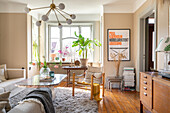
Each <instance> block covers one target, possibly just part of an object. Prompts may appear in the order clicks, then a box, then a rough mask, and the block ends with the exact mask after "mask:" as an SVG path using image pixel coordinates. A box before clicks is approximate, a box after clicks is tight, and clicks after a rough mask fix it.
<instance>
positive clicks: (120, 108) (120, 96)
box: [58, 82, 150, 113]
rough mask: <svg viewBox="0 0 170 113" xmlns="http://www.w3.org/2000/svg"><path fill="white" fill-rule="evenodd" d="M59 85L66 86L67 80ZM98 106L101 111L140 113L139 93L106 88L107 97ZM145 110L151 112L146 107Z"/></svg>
mask: <svg viewBox="0 0 170 113" xmlns="http://www.w3.org/2000/svg"><path fill="white" fill-rule="evenodd" d="M58 87H66V82H61V84H60V85H59V86H58ZM69 87H71V85H70V86H69ZM98 107H99V110H98V111H99V113H139V110H140V101H139V93H138V92H136V91H123V92H121V91H120V90H118V89H112V91H106V90H105V97H104V98H103V99H102V100H101V101H100V102H99V103H98ZM144 112H145V113H150V112H149V111H147V110H146V109H144Z"/></svg>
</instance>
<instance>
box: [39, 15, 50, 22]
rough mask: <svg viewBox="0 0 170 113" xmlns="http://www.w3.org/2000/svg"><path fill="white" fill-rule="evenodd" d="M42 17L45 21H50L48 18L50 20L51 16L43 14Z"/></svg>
mask: <svg viewBox="0 0 170 113" xmlns="http://www.w3.org/2000/svg"><path fill="white" fill-rule="evenodd" d="M41 19H42V20H43V21H48V20H49V18H48V16H47V15H43V16H42V18H41Z"/></svg>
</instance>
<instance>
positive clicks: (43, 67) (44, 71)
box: [40, 56, 50, 77]
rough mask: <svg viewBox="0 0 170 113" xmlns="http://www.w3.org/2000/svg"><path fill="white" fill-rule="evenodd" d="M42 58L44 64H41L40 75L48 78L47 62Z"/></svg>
mask: <svg viewBox="0 0 170 113" xmlns="http://www.w3.org/2000/svg"><path fill="white" fill-rule="evenodd" d="M43 58H44V63H41V69H40V75H41V76H44V77H47V76H49V72H50V68H49V67H48V66H47V62H46V59H45V57H44V56H43Z"/></svg>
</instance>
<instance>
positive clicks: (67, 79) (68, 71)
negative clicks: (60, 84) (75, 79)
mask: <svg viewBox="0 0 170 113" xmlns="http://www.w3.org/2000/svg"><path fill="white" fill-rule="evenodd" d="M68 84H69V71H68V70H67V87H68Z"/></svg>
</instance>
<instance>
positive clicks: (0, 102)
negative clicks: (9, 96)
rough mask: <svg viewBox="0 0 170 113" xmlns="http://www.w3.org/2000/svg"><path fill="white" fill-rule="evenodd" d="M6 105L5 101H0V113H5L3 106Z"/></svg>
mask: <svg viewBox="0 0 170 113" xmlns="http://www.w3.org/2000/svg"><path fill="white" fill-rule="evenodd" d="M6 104H7V102H6V101H0V113H6V111H5V105H6Z"/></svg>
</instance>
